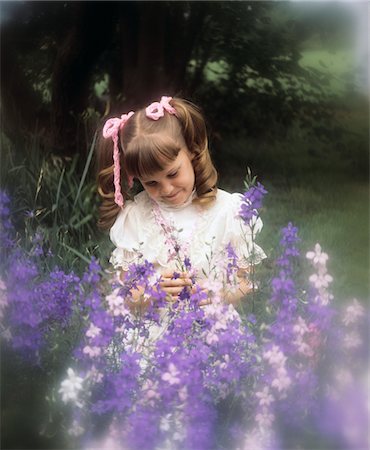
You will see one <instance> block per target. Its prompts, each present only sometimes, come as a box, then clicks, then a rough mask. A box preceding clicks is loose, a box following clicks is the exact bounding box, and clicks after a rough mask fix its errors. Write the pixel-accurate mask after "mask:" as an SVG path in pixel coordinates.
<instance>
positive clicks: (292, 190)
mask: <svg viewBox="0 0 370 450" xmlns="http://www.w3.org/2000/svg"><path fill="white" fill-rule="evenodd" d="M321 58H322V54H321V53H315V55H314V54H313V53H307V54H306V61H308V62H309V63H310V64H313V62H312V61H314V62H315V61H316V64H318V60H319V59H321ZM343 79H344V78H343ZM343 79H342V78H340V77H339V78H337V80H343ZM342 88H343V85H341V86H339V84H338V83H337V84H336V85H335V86H334V88H333V89H334V90H336V95H337V101H338V108H337V116H336V120H337V122H338V124H340V126H341V129H342V133H341V134H340V135H337V136H335V135H334V136H332V138H331V139H329V140H328V139H327V140H321V139H319V138H317V137H315V136H313V135H312V134H307V132H305V131H302V130H301V129H300V128H299V127H294V126H293V127H292V128H291V129H289V130H287V131H286V134H285V137H283V138H282V137H281V136H280V137H279V138H276V139H275V138H274V136H272V135H269V136H267V138H266V140H264V141H261V140H253V139H248V140H246V139H241V138H235V137H230V136H229V137H227V138H225V141H224V142H223V143H222V146H221V153H222V155H221V160H222V161H223V163H222V164H220V163H219V166H218V170H219V174H220V187H222V188H225V189H226V190H230V191H237V192H243V190H244V186H243V179H244V177H245V174H246V169H247V166H249V167H250V168H251V170H252V173H253V174H254V175H256V176H257V177H258V180H259V181H261V182H262V183H263V185H264V186H265V188H266V189H267V191H268V195H267V196H266V198H265V201H264V206H263V208H262V210H261V211H260V214H261V217H262V220H263V222H264V229H263V232H262V234H261V236H260V238H259V241H258V243H259V244H260V245H261V246H262V247H263V248H264V249H265V251H266V253H267V254H268V256H269V259H270V261H273V259H274V258H275V256H276V251H277V247H278V242H279V239H280V236H279V231H280V229H281V228H282V227H284V226H286V225H287V223H288V222H292V223H293V224H294V225H295V226H297V227H298V235H299V237H300V239H301V242H300V244H299V245H300V248H301V251H302V254H303V255H304V254H305V252H306V251H308V250H311V249H312V248H313V246H314V245H315V243H316V242H319V243H320V244H321V246H322V248H323V250H324V251H325V252H326V253H328V254H329V262H328V271H329V273H330V274H331V275H332V276H333V278H334V283H333V285H332V290H333V293H334V297H335V299H334V304H335V305H340V304H341V303H343V302H346V301H347V300H350V299H352V298H357V299H358V300H360V301H361V302H362V303H363V304H364V303H366V302H367V303H368V301H369V276H368V274H369V184H368V100H367V99H366V98H363V97H361V96H357V95H356V96H348V94H346V95H347V96H345V95H344V94H343V89H342ZM343 104H346V106H347V108H346V109H345V108H343ZM216 159H217V158H216ZM1 160H2V167H1V182H2V188H5V189H6V190H7V191H8V194H9V195H10V197H11V218H12V220H13V223H14V225H15V229H16V230H17V232H18V235H17V245H19V246H20V247H23V248H24V250H25V251H26V252H28V253H29V254H32V252H34V251H35V249H37V248H38V246H40V245H41V246H44V247H45V248H46V247H50V249H51V251H52V255H51V257H50V258H49V259H48V260H47V266H46V267H44V269H46V270H50V269H51V268H52V267H53V266H54V265H55V264H57V265H58V266H59V267H61V268H63V269H65V270H66V271H71V270H73V271H74V272H75V273H77V274H81V273H82V272H83V271H84V270H85V268H86V266H87V262H88V261H89V259H90V258H91V256H95V257H96V258H97V259H98V260H100V261H101V263H102V265H103V267H107V266H108V257H109V254H110V251H111V249H112V244H111V243H110V241H109V239H108V236H107V235H104V234H102V233H100V232H99V231H98V230H97V228H96V220H97V210H98V199H97V194H96V188H95V182H94V175H95V174H94V140H93V139H92V141H91V148H90V152H89V155H88V158H87V160H86V161H81V160H79V159H78V157H77V156H76V157H75V158H74V159H71V160H62V159H60V158H57V157H55V155H51V154H45V153H42V152H41V151H40V149H39V148H38V146H37V142H36V140H35V143H34V144H33V146H31V148H29V149H15V148H14V146H13V145H12V144H11V143H10V142H8V141H7V140H6V139H5V138H3V139H2V157H1ZM40 236H41V242H40ZM269 268H271V267H269ZM268 295H269V293H268ZM69 338H71V339H72V337H69V336H67V340H68V339H69ZM58 345H59V344H58V343H57V344H56V347H55V350H56V349H57V347H58ZM62 346H63V345H62V341H61V342H60V347H62ZM60 351H61V349H60V348H59V350H58V351H56V353H55V355H54V357H52V358H51V360H50V361H49V364H50V366H49V368H48V369H50V373H51V372H52V371H53V370H54V371H55V370H56V371H57V372H58V370H59V371H61V370H64V367H62V365H63V358H61V359H60V361H57V360H56V359H57V355H63V353H58V352H60ZM3 362H4V364H3V369H2V371H3V373H2V379H3V380H4V383H3V384H2V390H3V395H2V398H3V403H4V405H5V408H3V424H4V425H5V426H7V427H8V430H9V431H8V436H7V440H6V442H5V445H6V446H7V445H8V446H10V447H9V448H20V447H19V445H23V446H24V445H26V443H27V440H28V441H29V440H30V439H31V440H32V441H33V442H34V444H35V445H36V444H37V446H38V448H50V447H47V446H48V445H49V444H50V439H55V440H56V442H58V439H60V435H59V434H58V431H56V429H53V427H55V423H51V424H49V425H50V426H49V428H48V429H47V431H45V436H46V439H44V438H41V437H40V436H39V435H38V431H36V430H37V429H38V425H39V421H40V418H42V419H41V421H43V422H44V423H46V422H47V413H46V412H45V411H46V407H45V403H46V402H45V400H44V396H45V392H46V387H45V386H48V385H49V387H50V385H52V384H53V383H54V382H55V379H53V378H49V377H48V373H49V372H48V370H46V371H40V370H39V369H38V368H30V367H29V366H28V365H27V364H25V363H24V362H22V361H21V360H18V358H14V355H13V354H12V353H11V352H9V353H8V352H7V351H6V352H4V353H3ZM56 368H57V369H56ZM58 376H59V375H58ZM54 377H55V374H54ZM56 378H58V377H56ZM18 385H22V386H23V387H22V388H20V389H15V386H18ZM30 385H32V386H33V387H34V389H32V390H31V389H29V386H30ZM25 398H27V399H28V406H27V407H25V405H24V399H25ZM41 398H42V401H41V400H40V399H41ZM31 411H32V412H33V414H31ZM54 420H55V418H54ZM19 421H21V422H23V423H24V426H23V436H22V437H20V436H18V428H17V426H16V423H19ZM53 433H54V434H53ZM12 445H13V447H12ZM16 445H18V447H16ZM55 446H56V447H57V443H55ZM56 447H55V448H56Z"/></svg>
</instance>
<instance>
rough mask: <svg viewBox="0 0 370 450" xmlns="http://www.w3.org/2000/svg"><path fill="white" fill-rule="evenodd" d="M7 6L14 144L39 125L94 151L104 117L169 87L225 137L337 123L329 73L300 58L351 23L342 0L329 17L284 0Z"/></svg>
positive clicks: (7, 111) (5, 72)
mask: <svg viewBox="0 0 370 450" xmlns="http://www.w3.org/2000/svg"><path fill="white" fill-rule="evenodd" d="M1 8H2V11H3V14H4V20H3V23H2V86H3V88H2V105H3V109H4V121H3V128H4V130H5V132H6V133H7V135H8V136H9V137H10V138H11V139H12V140H13V141H14V142H16V141H19V140H20V139H23V138H24V137H27V136H28V137H29V136H30V135H32V134H33V133H34V132H35V130H37V132H38V133H39V136H40V139H41V140H42V144H43V146H45V147H47V146H48V145H49V146H50V147H51V148H53V151H54V152H56V153H58V152H59V153H60V154H74V153H75V152H76V151H77V152H79V153H84V152H85V148H86V141H89V139H90V136H91V135H92V133H93V130H94V129H95V128H96V125H97V123H98V121H99V118H100V117H101V116H102V115H104V114H106V113H107V112H110V111H112V112H114V111H115V110H116V109H118V110H120V111H121V112H122V111H126V110H127V111H128V110H130V109H134V110H135V109H137V108H138V107H142V106H143V105H145V104H147V103H148V102H149V101H150V99H153V100H154V99H155V98H159V96H160V95H161V94H163V93H167V94H170V95H174V94H181V95H184V96H186V97H190V98H193V99H194V100H196V101H197V102H198V103H199V104H201V105H202V106H203V107H204V109H205V111H206V112H207V116H208V118H209V121H210V123H211V125H212V128H213V129H214V130H216V131H217V133H220V134H221V135H222V134H223V133H235V132H238V133H240V134H241V135H247V136H264V135H265V133H266V124H268V128H269V130H270V133H271V132H272V131H275V132H277V131H279V133H283V132H284V130H285V128H286V127H287V126H288V125H289V124H290V123H292V121H298V122H299V124H300V125H301V126H303V127H306V129H309V130H312V131H313V133H315V134H318V135H319V134H321V135H322V136H324V137H325V135H326V134H327V133H328V131H327V130H332V131H333V132H336V131H338V130H336V128H335V126H336V124H335V123H334V124H333V123H332V120H331V119H332V115H333V114H332V111H333V96H331V95H330V92H329V90H328V89H327V88H328V85H329V83H330V75H329V74H328V73H324V72H322V71H320V70H317V69H316V68H313V67H307V66H303V65H302V64H300V60H301V52H302V48H303V47H302V44H303V42H304V41H306V40H307V39H308V38H309V37H311V36H316V35H320V34H319V33H321V35H322V36H324V29H325V23H329V22H330V24H331V28H330V36H337V35H338V30H340V33H341V34H342V35H343V29H345V30H346V32H348V29H349V28H350V20H349V19H347V20H346V19H345V17H346V16H345V15H344V14H343V11H342V9H343V8H344V7H342V6H338V5H335V6H333V7H332V8H331V9H330V8H329V9H328V11H327V12H325V14H323V15H319V18H320V20H317V15H318V13H317V11H319V10H320V7H319V6H316V7H312V11H309V10H307V8H306V9H305V8H304V7H303V6H302V7H301V8H302V11H301V12H300V10H299V8H298V7H297V6H296V5H293V4H291V3H274V2H254V3H250V2H200V3H199V2H158V3H156V4H155V5H154V4H150V2H149V3H148V2H108V3H101V2H80V3H76V2H65V3H58V2H57V3H55V4H53V3H50V2H26V3H18V4H16V3H14V2H2V4H1ZM329 10H330V11H329ZM329 13H330V14H329ZM333 15H334V16H335V17H338V22H337V23H336V22H335V21H333V20H332V17H333ZM97 30H99V31H98V32H97ZM327 34H328V31H326V34H325V36H327ZM153 36H155V38H153ZM323 39H324V38H323ZM327 40H328V38H327V37H326V41H327ZM10 69H11V70H10ZM10 73H11V74H12V75H11V76H9V74H10ZM104 80H107V89H106V90H105V92H102V89H101V86H100V85H101V84H102V81H104ZM103 84H104V83H103ZM96 86H100V88H99V89H96V88H95V87H96ZM98 91H99V92H100V94H99V96H97V92H98ZM246 105H248V108H246V107H245V106H246ZM225 111H229V114H228V115H227V120H225ZM230 112H232V114H230ZM50 118H51V120H50ZM84 120H87V121H88V124H89V125H88V136H86V135H85V132H84V129H83V126H82V123H83V121H84ZM333 127H334V128H333ZM19 128H21V129H22V130H24V132H23V133H22V134H19V133H18V130H19Z"/></svg>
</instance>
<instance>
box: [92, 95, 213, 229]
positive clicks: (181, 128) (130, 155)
mask: <svg viewBox="0 0 370 450" xmlns="http://www.w3.org/2000/svg"><path fill="white" fill-rule="evenodd" d="M171 105H172V106H173V107H174V108H175V110H176V116H175V115H172V114H169V113H167V112H165V114H164V116H163V117H161V118H160V119H159V120H152V119H149V118H148V117H146V114H145V108H144V109H141V110H139V111H138V112H136V113H135V114H134V115H133V116H132V117H131V118H130V119H129V120H128V121H127V123H126V124H125V126H124V127H123V129H122V130H121V131H120V134H119V138H120V145H121V148H122V149H123V151H122V152H120V160H121V168H122V170H121V186H122V194H123V196H124V198H125V200H127V199H129V198H130V191H129V189H128V188H127V182H126V180H127V176H128V175H131V176H133V177H136V178H144V177H148V176H150V175H152V174H153V173H155V172H158V171H162V170H164V169H165V167H166V166H167V165H168V164H170V163H171V162H172V161H174V160H175V159H176V158H177V156H178V154H179V152H180V150H181V149H183V148H184V147H186V148H187V149H188V150H189V152H190V153H191V154H192V155H193V158H192V165H193V169H194V174H195V189H196V193H197V197H196V198H195V199H194V202H197V203H199V204H201V205H202V206H203V205H204V206H207V205H210V204H211V203H212V202H213V201H214V200H215V198H216V194H217V186H216V184H217V171H216V169H215V167H214V165H213V163H212V160H211V156H210V153H209V148H208V138H207V130H206V125H205V121H204V118H203V115H202V114H201V112H200V110H199V108H198V107H197V106H195V105H194V104H192V103H191V102H189V101H187V100H184V99H180V98H173V99H172V100H171ZM97 163H98V192H99V194H100V196H101V197H102V204H101V207H100V217H99V221H98V226H99V227H100V228H101V229H109V228H110V227H111V226H112V225H113V223H114V221H115V219H116V217H117V215H118V213H119V211H120V207H119V206H117V205H116V204H115V201H114V183H113V170H114V166H113V143H112V140H111V139H104V138H102V137H100V141H99V144H98V160H97Z"/></svg>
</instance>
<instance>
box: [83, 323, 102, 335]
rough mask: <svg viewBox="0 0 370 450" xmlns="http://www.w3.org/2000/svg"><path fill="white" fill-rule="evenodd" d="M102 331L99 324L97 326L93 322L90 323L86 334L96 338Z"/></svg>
mask: <svg viewBox="0 0 370 450" xmlns="http://www.w3.org/2000/svg"><path fill="white" fill-rule="evenodd" d="M100 332H101V329H100V328H99V327H97V326H95V325H94V324H93V323H91V324H90V328H89V329H88V330H87V331H86V336H87V337H91V338H94V337H96V336H99V334H100Z"/></svg>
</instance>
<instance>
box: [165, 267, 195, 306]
mask: <svg viewBox="0 0 370 450" xmlns="http://www.w3.org/2000/svg"><path fill="white" fill-rule="evenodd" d="M159 285H160V287H161V288H162V289H163V290H164V291H165V292H166V293H167V294H168V295H169V296H170V298H171V300H172V301H176V300H177V298H178V295H179V294H180V292H181V291H182V290H183V289H184V287H185V286H188V287H189V288H191V287H192V286H193V283H192V281H191V279H190V277H189V274H188V273H186V272H182V273H177V272H171V271H166V272H163V273H162V275H161V281H160V283H159Z"/></svg>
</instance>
